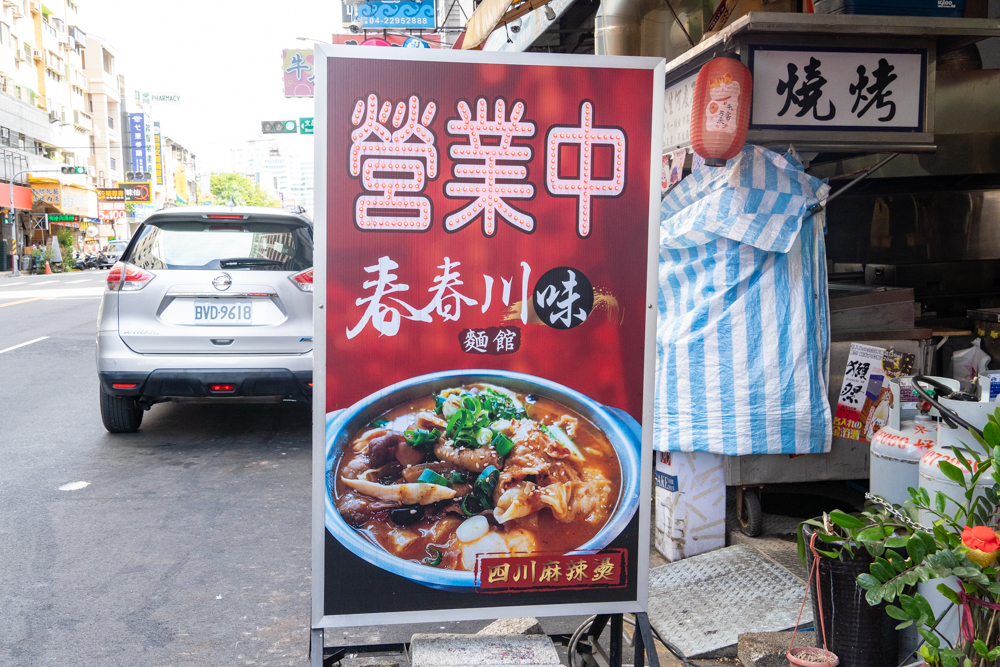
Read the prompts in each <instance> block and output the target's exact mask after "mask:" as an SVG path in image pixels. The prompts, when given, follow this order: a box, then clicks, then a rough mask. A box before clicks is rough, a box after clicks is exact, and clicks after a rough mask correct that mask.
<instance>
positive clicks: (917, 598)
mask: <svg viewBox="0 0 1000 667" xmlns="http://www.w3.org/2000/svg"><path fill="white" fill-rule="evenodd" d="M913 601H914V602H916V603H917V608H918V609H920V613H922V614H924V615H926V616H927V618H934V610H933V609H931V604H930V602H928V601H927V598H925V597H924V596H923V595H921V594H920V593H915V594H914V595H913Z"/></svg>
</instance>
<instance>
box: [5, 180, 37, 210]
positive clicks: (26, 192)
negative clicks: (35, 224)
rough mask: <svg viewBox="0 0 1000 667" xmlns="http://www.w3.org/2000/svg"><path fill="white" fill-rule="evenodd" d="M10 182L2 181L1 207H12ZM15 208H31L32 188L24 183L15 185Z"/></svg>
mask: <svg viewBox="0 0 1000 667" xmlns="http://www.w3.org/2000/svg"><path fill="white" fill-rule="evenodd" d="M10 190H11V188H10V184H9V183H0V208H10V204H11V201H10ZM14 208H19V209H21V210H28V209H30V208H31V188H26V187H24V186H23V185H15V186H14Z"/></svg>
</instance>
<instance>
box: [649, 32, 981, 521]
mask: <svg viewBox="0 0 1000 667" xmlns="http://www.w3.org/2000/svg"><path fill="white" fill-rule="evenodd" d="M993 36H1000V21H997V20H993V19H943V18H927V17H906V16H862V15H813V14H783V13H766V14H756V13H751V14H748V15H747V16H744V17H742V18H741V19H739V20H737V21H736V22H734V23H733V24H732V25H730V26H728V27H727V28H725V29H724V30H722V31H720V32H719V33H718V34H716V35H714V36H712V37H710V38H709V39H706V40H704V41H702V42H701V43H699V44H697V45H696V46H695V47H693V48H692V49H690V50H689V51H687V52H686V53H684V54H683V55H682V56H680V57H678V58H676V59H674V60H672V61H671V62H669V63H668V65H667V75H666V96H665V118H664V155H667V154H669V153H671V152H673V151H676V150H678V149H682V148H685V147H687V146H689V145H690V136H689V133H690V126H691V108H692V90H693V86H694V81H695V79H696V77H697V74H698V71H699V69H700V68H701V66H702V65H704V64H705V63H706V62H708V61H709V60H711V59H712V58H714V57H717V56H719V55H723V54H724V53H728V54H731V55H733V54H734V55H737V56H738V57H739V59H740V60H741V61H742V62H743V64H744V65H746V66H747V67H748V68H749V69H750V71H751V73H752V75H753V105H752V111H751V118H750V126H749V131H748V135H747V143H748V144H754V145H758V146H764V147H767V148H770V149H772V150H774V151H777V152H784V151H786V150H788V149H789V148H790V147H793V148H794V150H795V151H797V153H798V155H799V156H800V157H801V159H802V161H803V163H804V166H805V168H806V170H807V172H808V173H811V174H813V175H815V176H819V177H821V178H830V179H831V185H832V186H833V188H832V190H831V194H830V195H829V197H828V198H827V199H826V200H825V201H822V202H820V204H819V205H818V206H817V207H815V208H816V210H815V211H812V212H813V213H815V212H818V211H820V210H825V211H826V213H827V216H828V217H827V221H826V222H827V229H826V232H827V239H826V243H827V246H828V248H829V250H828V254H827V257H828V260H831V261H828V267H829V270H830V273H829V298H830V301H829V303H830V338H829V354H828V363H829V374H828V375H829V385H828V386H829V397H828V398H829V401H830V405H831V413H835V411H836V408H837V404H838V400H839V399H840V396H841V388H842V383H843V379H844V378H843V376H844V372H845V368H847V366H848V358H849V356H850V355H851V354H852V346H856V345H857V344H862V345H865V346H870V347H871V348H882V349H885V350H889V351H892V352H894V353H896V355H897V358H899V356H900V355H912V357H906V358H907V359H908V361H907V362H906V365H907V368H912V372H913V373H931V372H935V369H934V368H933V363H934V360H933V356H934V355H933V352H934V345H933V337H934V333H935V329H936V328H938V326H928V325H926V324H925V322H924V321H919V320H918V319H917V316H915V314H914V313H915V311H919V310H920V307H919V304H918V302H917V301H916V300H915V296H919V297H921V298H922V297H923V295H924V294H926V292H927V290H926V288H921V287H918V288H917V293H916V295H915V291H914V289H913V286H909V285H908V284H907V282H906V281H899V280H895V279H891V280H887V279H886V275H887V272H886V270H885V267H884V266H883V267H882V270H881V271H878V270H877V269H878V268H879V267H877V266H871V267H869V266H868V265H869V263H870V262H871V261H872V257H873V256H874V257H877V256H878V253H879V252H882V253H883V255H884V256H891V257H896V256H899V255H905V254H906V252H907V250H906V243H907V241H906V240H905V239H904V240H903V242H902V244H900V243H893V242H891V238H890V240H889V241H886V242H885V245H884V246H881V245H880V244H882V243H883V240H882V239H883V236H885V237H887V238H888V237H891V234H890V233H889V232H888V229H889V227H890V226H891V225H890V223H889V221H888V219H887V218H885V216H886V215H888V214H887V213H885V210H887V209H888V206H889V205H887V204H883V205H877V204H874V203H873V202H874V201H875V200H876V199H877V198H878V197H879V187H880V186H888V182H887V181H881V182H878V183H877V184H876V185H872V184H873V183H876V179H875V178H870V179H869V177H873V176H877V175H878V174H879V170H881V169H886V170H888V169H894V171H891V172H888V173H893V174H896V175H897V176H898V177H902V178H903V179H905V178H908V177H911V176H914V175H918V174H919V173H920V172H918V171H916V169H917V167H920V166H921V165H924V167H923V168H924V172H923V174H924V175H932V174H933V172H932V173H931V174H927V171H926V170H927V167H926V165H932V167H931V169H934V168H944V167H935V166H933V165H943V164H945V163H946V162H947V164H949V165H953V166H952V173H962V170H963V168H967V167H968V165H969V164H970V162H971V163H975V164H977V165H979V166H978V167H977V168H979V169H985V170H987V171H988V170H990V169H991V168H992V167H991V166H990V165H991V164H992V163H994V162H996V159H995V157H994V158H985V157H984V158H983V159H981V160H978V161H976V160H972V158H973V157H974V155H975V153H974V152H967V153H966V155H967V156H968V159H966V160H964V162H963V159H962V157H961V154H960V155H959V156H956V155H954V154H953V155H950V156H949V157H948V158H947V159H945V158H944V157H943V156H941V155H935V153H936V151H937V150H938V143H937V139H938V136H939V133H941V131H942V128H944V133H947V135H948V139H947V140H946V142H947V143H948V145H954V146H955V147H956V148H959V149H960V148H961V147H962V146H967V147H968V146H974V145H976V142H968V141H965V142H964V143H963V142H962V141H958V140H956V139H955V137H954V135H958V134H961V133H962V128H961V127H955V123H956V122H960V119H961V118H966V117H968V116H969V115H970V113H968V112H966V113H964V114H963V113H959V114H958V115H957V116H956V115H954V114H952V113H951V107H953V106H954V105H955V102H954V100H956V99H961V100H963V101H964V104H967V105H975V104H989V99H988V96H984V95H983V86H984V83H983V81H984V80H986V81H987V84H986V85H987V90H991V89H992V88H989V85H992V82H993V81H994V80H995V77H992V76H990V75H988V74H987V75H983V73H978V72H977V73H976V74H978V75H980V76H978V77H974V78H973V79H970V78H969V77H968V76H959V77H955V78H954V80H952V77H950V76H949V77H948V79H949V81H948V83H947V84H946V85H945V86H944V87H946V88H947V90H948V92H949V94H948V95H947V96H945V97H943V98H942V99H939V97H938V95H937V90H938V88H939V85H938V76H937V75H938V63H939V62H941V61H942V58H943V57H944V58H945V59H949V57H950V54H954V53H956V52H958V51H960V50H962V49H966V48H967V47H968V46H969V45H971V44H974V43H976V42H977V41H979V40H982V39H985V38H988V37H993ZM951 60H954V59H953V58H951ZM994 73H995V72H994ZM949 74H951V72H949ZM960 74H962V75H967V74H971V73H968V72H961V73H960ZM956 82H957V83H956ZM963 82H965V83H964V85H965V86H966V87H965V94H964V95H963V94H962V92H961V91H957V90H956V87H961V86H962V85H963ZM995 100H996V98H993V102H992V104H993V106H994V107H995V106H996V101H995ZM942 109H944V111H945V113H946V115H942ZM986 113H987V114H989V113H992V114H995V113H996V111H995V110H994V111H992V112H986ZM990 117H992V116H990V115H987V118H990ZM993 131H994V132H995V127H994V130H993ZM994 138H995V137H994ZM900 156H901V157H900ZM897 157H899V158H900V159H899V160H896V158H897ZM954 165H961V166H957V167H956V166H954ZM997 171H1000V170H996V169H994V170H993V173H994V174H995V173H996V172H997ZM865 179H868V180H865ZM862 181H864V182H862ZM898 182H899V181H896V183H895V184H894V185H895V186H896V187H898ZM859 184H860V185H861V186H862V187H856V186H858V185H859ZM993 187H994V188H995V185H994V186H993ZM852 191H853V192H852ZM841 194H843V195H844V199H843V200H841V201H842V202H843V203H844V204H850V205H844V206H838V203H837V201H836V200H838V199H840V196H841ZM994 194H995V192H994ZM980 199H982V198H980ZM858 202H860V203H858ZM895 205H899V203H898V202H897V204H895ZM883 207H885V208H883ZM969 210H974V213H975V218H976V224H977V225H979V224H982V225H988V226H992V227H993V229H996V227H997V226H998V225H1000V217H997V211H996V210H993V209H990V210H989V211H986V212H984V209H983V208H982V207H979V208H976V207H975V206H973V207H972V209H969ZM873 211H874V213H873ZM880 216H881V217H880ZM940 217H941V218H942V219H943V220H948V219H949V218H948V216H945V215H942V216H940ZM880 225H881V226H880ZM883 228H884V229H883ZM844 229H849V230H853V234H852V235H845V234H844V232H843V230H844ZM865 232H867V234H865ZM993 235H995V232H993ZM909 239H910V241H909V242H910V246H912V245H913V237H912V235H911V236H910V237H909ZM923 241H924V242H925V243H926V245H927V247H928V249H927V250H926V252H925V255H924V260H923V263H925V264H926V263H930V262H932V261H933V259H934V257H935V256H936V253H940V252H944V253H948V252H951V255H956V257H951V255H948V257H949V258H950V259H956V258H957V259H963V260H964V259H975V260H978V261H990V262H992V261H993V260H995V259H996V260H1000V253H997V254H996V255H992V254H989V253H988V252H987V256H984V257H978V256H976V257H970V256H967V255H968V252H966V254H965V255H961V253H959V252H957V251H956V250H955V249H953V248H952V249H949V248H948V247H945V248H944V250H943V251H942V250H939V249H937V248H931V245H933V240H932V239H930V238H926V239H923ZM831 246H832V247H831ZM872 246H875V247H876V251H875V253H874V254H873V253H871V252H870V250H871V247H872ZM880 248H881V250H880ZM909 252H910V255H909V256H908V262H906V263H908V264H909V265H910V266H911V268H915V267H919V265H920V263H921V261H920V258H919V257H917V258H916V259H914V256H913V254H914V253H913V248H912V247H910V250H909ZM893 253H895V254H893ZM958 255H961V256H960V257H959V256H958ZM889 263H890V262H882V264H889ZM900 263H904V262H900ZM990 266H991V267H992V264H991V265H990ZM866 268H870V269H871V270H869V271H866ZM890 268H895V267H890ZM994 268H995V267H994ZM918 270H919V269H918ZM990 270H993V269H990ZM868 273H871V275H870V276H869V275H867V274H868ZM892 275H893V276H895V275H896V274H895V273H893V274H892ZM996 285H997V283H996V282H992V281H991V284H990V289H989V290H987V295H990V294H992V295H993V296H994V297H995V296H997V294H996V293H997V291H998V290H1000V288H998V287H997V286H996ZM921 289H922V290H923V291H922V292H921ZM939 292H940V289H939ZM936 296H939V297H944V300H946V299H947V295H946V294H937V295H936ZM980 296H982V295H980ZM939 324H940V326H942V327H943V326H944V325H945V324H950V325H955V324H956V322H954V321H947V322H945V321H941V322H940V323H939ZM856 349H857V348H856ZM866 372H867V371H866ZM876 377H879V376H876ZM861 379H862V380H866V379H867V378H861ZM887 381H888V379H887V378H886V382H887ZM876 393H877V392H876ZM838 426H840V427H841V428H838ZM842 427H843V424H837V423H836V422H835V426H834V437H833V440H832V444H831V447H830V449H829V451H828V452H826V453H815V454H808V455H804V456H799V455H788V454H752V455H742V456H725V457H724V472H725V475H724V478H725V484H726V485H727V486H730V487H736V489H737V499H738V501H737V507H738V515H739V519H740V523H741V526H742V527H743V529H744V532H747V533H750V534H753V533H754V532H756V531H759V529H760V525H761V524H760V514H761V508H760V502H759V495H758V492H759V489H760V488H761V487H763V486H764V485H768V484H777V483H786V482H804V481H820V480H852V479H862V478H867V477H868V462H869V445H868V442H867V441H866V440H865V439H864V438H863V434H860V437H858V436H859V434H858V432H857V431H856V430H855V431H853V432H852V433H849V432H848V429H845V428H842ZM845 434H848V435H853V436H854V437H851V438H848V437H841V436H843V435H845ZM716 453H721V452H716Z"/></svg>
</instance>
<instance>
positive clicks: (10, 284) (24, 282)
mask: <svg viewBox="0 0 1000 667" xmlns="http://www.w3.org/2000/svg"><path fill="white" fill-rule="evenodd" d="M27 284H28V281H27V280H22V281H21V282H19V283H7V284H6V285H0V287H13V286H14V285H27Z"/></svg>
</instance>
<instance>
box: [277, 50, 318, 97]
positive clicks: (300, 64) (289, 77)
mask: <svg viewBox="0 0 1000 667" xmlns="http://www.w3.org/2000/svg"><path fill="white" fill-rule="evenodd" d="M281 71H282V73H283V76H284V82H285V97H312V96H313V87H314V85H315V84H314V80H315V78H316V75H315V74H314V70H313V50H312V49H284V50H283V51H282V52H281Z"/></svg>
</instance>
